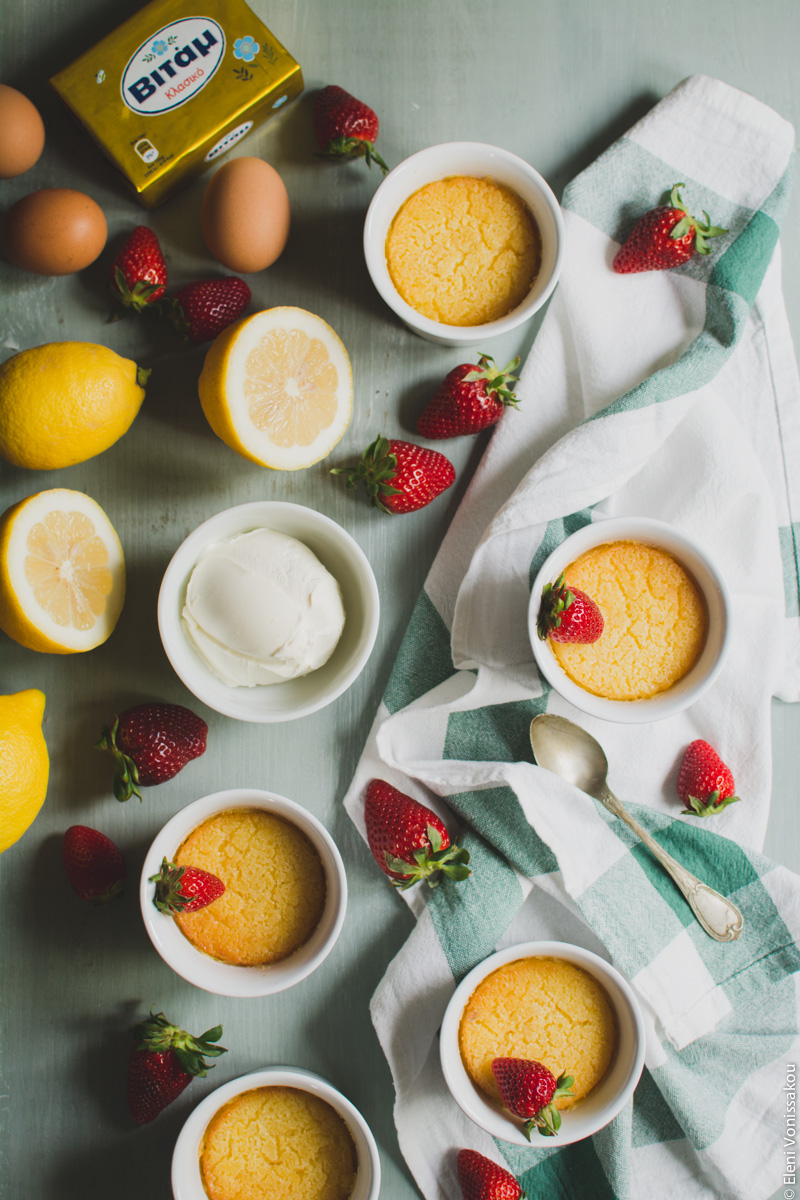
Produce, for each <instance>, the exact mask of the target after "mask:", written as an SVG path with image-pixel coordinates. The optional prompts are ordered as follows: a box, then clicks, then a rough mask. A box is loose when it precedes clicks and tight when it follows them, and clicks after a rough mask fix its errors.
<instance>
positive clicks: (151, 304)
mask: <svg viewBox="0 0 800 1200" xmlns="http://www.w3.org/2000/svg"><path fill="white" fill-rule="evenodd" d="M109 287H110V288H111V291H112V292H113V294H114V298H115V300H118V301H119V304H120V307H119V308H118V309H117V311H116V312H115V313H114V314H113V316H112V317H111V320H112V321H119V320H120V318H121V317H124V316H125V313H126V310H128V309H132V310H133V311H134V312H137V313H144V312H149V313H151V314H152V315H153V316H157V315H158V302H157V301H154V299H153V297H154V296H155V295H156V294H158V295H161V293H162V292H163V291H164V285H163V283H145V282H144V280H141V279H140V280H137V282H136V283H135V284H134V285H133V287H128V281H127V279H126V278H125V272H124V271H123V270H122V269H121V267H115V268H114V280H113V282H112V283H110V284H109Z"/></svg>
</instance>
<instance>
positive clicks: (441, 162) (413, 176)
mask: <svg viewBox="0 0 800 1200" xmlns="http://www.w3.org/2000/svg"><path fill="white" fill-rule="evenodd" d="M451 175H468V176H476V177H479V178H486V177H488V178H491V179H493V180H494V181H495V182H496V183H501V184H504V185H505V186H506V187H509V188H511V189H512V191H515V192H516V193H517V195H518V196H520V197H521V198H522V200H524V201H525V203H526V204H527V206H528V208H529V209H530V210H531V212H532V213H533V215H534V217H535V219H536V223H537V225H538V226H539V232H540V234H541V238H542V264H541V268H540V270H539V274H538V276H537V278H536V281H535V283H534V285H533V287H532V288H531V290H530V292H529V293H528V295H527V296H526V297H525V299H524V300H523V301H522V303H521V304H519V305H517V307H516V308H515V309H513V310H512V311H511V312H510V313H507V314H506V316H504V317H500V318H499V320H497V321H490V322H487V323H486V324H485V325H468V326H461V325H445V324H443V323H442V322H439V321H433V320H431V319H430V317H424V316H423V315H422V313H419V312H417V310H416V309H415V308H412V307H411V305H410V304H407V303H406V301H405V300H404V299H403V298H402V296H401V295H400V293H399V292H398V291H397V289H396V287H395V286H394V284H393V283H392V279H391V276H390V275H389V268H388V266H387V265H386V239H387V237H388V235H389V226H390V225H391V223H392V221H393V219H394V217H395V214H396V213H397V211H398V209H399V208H400V207H401V205H402V204H404V203H405V201H406V200H407V199H408V198H409V196H411V195H413V193H414V192H417V191H419V189H420V188H421V187H424V186H425V185H426V184H428V183H433V182H434V181H435V180H437V179H446V178H448V177H449V176H451ZM364 255H365V257H366V260H367V270H368V271H369V273H370V275H371V276H372V282H373V283H374V284H375V287H376V288H377V289H378V291H379V293H380V294H381V296H382V297H383V299H384V300H385V301H386V303H387V304H388V305H389V307H390V308H391V309H393V310H394V312H395V313H397V315H398V317H400V319H401V320H402V321H404V322H405V324H406V325H407V326H408V327H409V329H412V330H413V331H414V333H418V334H419V335H420V336H421V337H424V338H427V339H428V341H431V342H438V343H439V344H440V345H442V346H473V345H477V344H478V343H479V342H485V341H486V339H487V338H490V337H498V336H499V335H500V334H503V333H508V332H509V330H511V329H515V328H516V327H517V325H521V324H522V322H523V321H527V320H528V319H529V317H532V316H533V314H534V313H535V312H536V311H537V310H538V309H540V308H541V307H542V305H543V304H544V303H545V301H546V300H547V298H548V297H549V295H550V294H551V292H552V291H553V289H554V287H555V286H556V283H557V282H558V276H559V274H560V272H561V264H562V261H563V258H564V221H563V218H562V216H561V209H560V207H559V204H558V201H557V200H556V198H555V196H554V195H553V192H552V191H551V189H550V187H549V185H548V184H547V183H546V182H545V180H544V179H543V178H542V176H541V175H540V174H539V172H538V171H534V169H533V167H532V166H530V165H529V164H528V163H526V162H525V160H524V159H522V158H519V157H518V156H517V155H516V154H511V153H510V151H508V150H501V149H500V148H499V147H498V146H488V145H486V144H485V143H483V142H445V143H444V144H442V145H440V146H429V147H428V149H427V150H420V151H419V153H417V154H412V155H411V157H410V158H406V159H405V160H404V161H403V162H401V163H400V164H399V165H398V166H396V167H395V168H394V170H393V171H390V172H389V174H388V175H387V176H386V178H385V179H384V180H383V182H382V183H381V185H380V187H379V188H378V190H377V191H376V193H375V195H374V196H373V198H372V203H371V204H370V206H369V209H368V210H367V219H366V222H365V224H364Z"/></svg>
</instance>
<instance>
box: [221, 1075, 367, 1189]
mask: <svg viewBox="0 0 800 1200" xmlns="http://www.w3.org/2000/svg"><path fill="white" fill-rule="evenodd" d="M357 1167H358V1159H357V1155H356V1148H355V1144H354V1142H353V1138H352V1136H351V1134H350V1131H349V1130H348V1128H347V1126H346V1124H345V1123H344V1121H343V1120H342V1118H341V1117H340V1116H339V1114H338V1113H337V1112H336V1111H335V1110H334V1109H333V1108H332V1107H331V1106H330V1104H328V1103H327V1102H326V1101H325V1100H321V1099H320V1098H319V1097H318V1096H313V1095H311V1093H310V1092H304V1091H300V1090H299V1089H297V1088H290V1087H262V1088H254V1089H253V1090H252V1091H249V1092H243V1093H242V1094H241V1095H240V1096H236V1097H235V1098H234V1099H233V1100H231V1101H230V1102H229V1103H228V1104H225V1105H224V1106H223V1107H222V1108H221V1109H220V1110H219V1112H217V1113H216V1114H215V1115H214V1117H213V1118H212V1120H211V1121H210V1122H209V1124H208V1126H207V1128H206V1131H205V1134H204V1135H203V1142H202V1145H201V1147H200V1175H201V1178H202V1180H203V1187H204V1188H205V1190H206V1192H207V1194H208V1196H209V1197H210V1200H346V1198H347V1197H348V1196H350V1195H351V1194H352V1191H353V1187H354V1186H355V1181H356V1171H357Z"/></svg>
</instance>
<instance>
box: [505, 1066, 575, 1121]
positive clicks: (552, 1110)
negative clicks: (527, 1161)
mask: <svg viewBox="0 0 800 1200" xmlns="http://www.w3.org/2000/svg"><path fill="white" fill-rule="evenodd" d="M492 1074H493V1075H494V1077H495V1080H496V1081H497V1086H498V1088H499V1089H500V1096H501V1098H502V1101H503V1104H505V1106H506V1108H507V1109H508V1110H509V1112H512V1113H513V1114H514V1116H515V1117H521V1118H522V1120H523V1121H524V1122H525V1125H524V1126H523V1132H524V1134H525V1137H526V1138H527V1139H528V1141H530V1140H531V1133H532V1132H533V1130H534V1127H535V1128H536V1129H538V1130H539V1133H541V1134H544V1136H545V1137H553V1136H554V1134H556V1133H558V1131H559V1129H560V1128H561V1113H560V1112H559V1111H558V1109H557V1108H556V1107H555V1105H554V1101H555V1100H558V1099H560V1098H561V1097H562V1096H571V1095H572V1092H571V1091H570V1090H569V1089H570V1088H571V1087H572V1085H573V1083H574V1082H575V1080H574V1079H573V1078H572V1076H571V1075H559V1077H558V1079H556V1078H555V1077H554V1075H553V1074H552V1072H550V1071H548V1069H547V1067H546V1066H545V1065H544V1063H540V1062H536V1060H535V1059H532V1058H495V1059H494V1060H493V1061H492Z"/></svg>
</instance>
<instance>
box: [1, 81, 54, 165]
mask: <svg viewBox="0 0 800 1200" xmlns="http://www.w3.org/2000/svg"><path fill="white" fill-rule="evenodd" d="M43 149H44V122H43V121H42V118H41V117H40V116H39V110H38V108H36V106H35V105H34V104H32V103H31V101H30V100H29V99H28V97H27V96H23V94H22V92H18V91H17V89H16V88H12V87H8V85H7V84H5V83H0V179H14V177H15V176H17V175H23V174H24V173H25V171H29V170H30V169H31V167H32V166H33V164H34V163H35V162H36V161H37V160H38V158H39V155H40V154H41V153H42V150H43Z"/></svg>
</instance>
